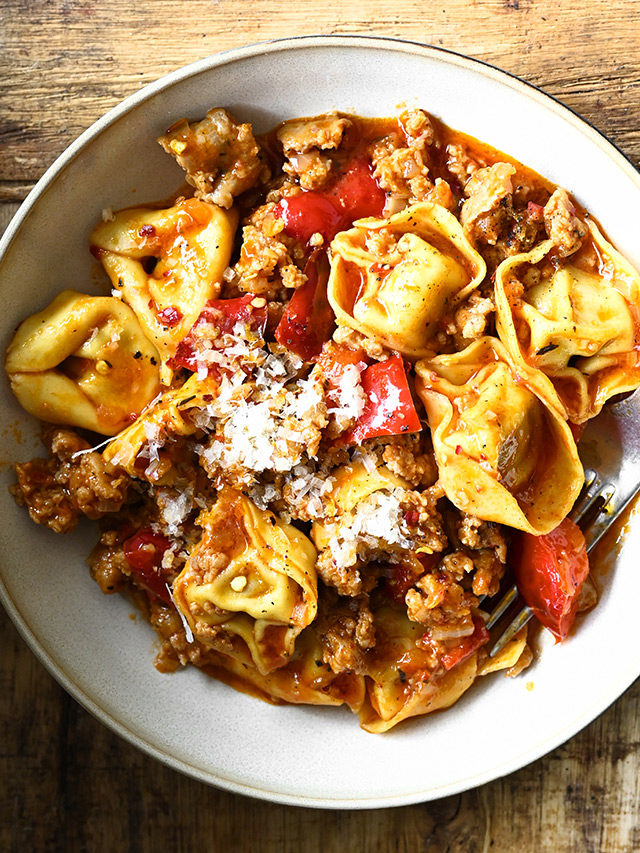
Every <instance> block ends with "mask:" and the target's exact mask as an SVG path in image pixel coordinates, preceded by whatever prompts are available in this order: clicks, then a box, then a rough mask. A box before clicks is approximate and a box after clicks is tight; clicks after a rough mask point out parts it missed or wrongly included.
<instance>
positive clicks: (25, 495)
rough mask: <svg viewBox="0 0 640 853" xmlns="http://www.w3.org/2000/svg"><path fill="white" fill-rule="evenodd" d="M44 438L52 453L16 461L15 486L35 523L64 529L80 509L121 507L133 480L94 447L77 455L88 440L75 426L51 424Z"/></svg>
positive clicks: (94, 514)
mask: <svg viewBox="0 0 640 853" xmlns="http://www.w3.org/2000/svg"><path fill="white" fill-rule="evenodd" d="M44 440H45V444H47V445H48V447H49V449H50V452H51V456H50V458H49V459H46V460H45V459H33V460H32V461H31V462H26V463H18V464H17V465H16V474H17V479H18V482H17V485H16V486H15V487H14V490H13V492H14V496H15V498H16V500H17V501H18V503H23V504H26V506H27V508H28V510H29V515H30V516H31V518H32V519H33V520H34V521H35V522H36V523H37V524H44V525H46V526H47V527H49V528H51V530H54V531H55V532H56V533H67V532H68V531H70V530H73V528H74V527H75V526H76V524H77V523H78V519H79V518H80V516H81V515H86V516H87V517H88V518H101V517H102V516H103V515H105V514H106V513H109V512H117V511H118V510H119V509H120V508H121V507H122V505H123V504H124V503H125V501H126V499H127V496H128V491H129V486H130V483H131V480H130V479H129V477H128V476H127V475H126V474H125V473H124V472H123V471H121V470H119V469H117V468H114V467H113V466H112V465H111V464H110V463H109V462H105V460H104V459H103V457H102V455H101V454H100V453H97V452H95V451H92V452H90V453H81V454H80V455H76V454H78V453H79V451H85V450H88V449H89V447H90V445H89V443H88V442H86V441H85V440H84V439H82V438H80V436H79V435H77V433H75V432H73V430H68V429H49V430H47V431H46V432H45V436H44Z"/></svg>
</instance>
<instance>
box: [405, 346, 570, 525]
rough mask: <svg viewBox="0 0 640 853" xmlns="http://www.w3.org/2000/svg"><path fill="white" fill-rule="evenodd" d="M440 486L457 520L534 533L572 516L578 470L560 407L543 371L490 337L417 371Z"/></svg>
mask: <svg viewBox="0 0 640 853" xmlns="http://www.w3.org/2000/svg"><path fill="white" fill-rule="evenodd" d="M416 372H417V374H418V380H417V383H416V389H417V391H418V394H419V396H420V397H421V399H422V401H423V403H424V405H425V409H426V411H427V418H428V420H429V426H430V428H431V435H432V440H433V449H434V453H435V457H436V462H437V464H438V471H439V477H440V479H439V482H440V483H441V485H442V487H443V488H444V490H445V493H446V495H447V497H448V498H449V500H450V501H451V502H452V503H453V504H454V505H455V506H456V507H458V509H460V510H462V511H463V512H466V513H469V514H471V515H475V516H477V517H478V518H481V519H483V520H485V521H495V522H499V523H501V524H506V525H508V526H509V527H514V528H516V529H517V530H524V531H526V532H528V533H533V534H535V535H540V534H543V533H548V532H549V531H551V530H553V528H554V527H557V525H558V524H559V523H560V522H561V521H562V519H563V518H564V517H565V516H566V515H567V513H568V512H569V511H570V510H571V507H572V506H573V504H574V502H575V500H576V498H577V497H578V494H579V492H580V489H581V487H582V483H583V478H584V472H583V469H582V465H581V463H580V459H579V457H578V451H577V448H576V445H575V441H574V439H573V436H572V434H571V430H570V429H569V427H568V425H567V423H566V421H565V418H564V409H563V406H562V404H561V403H560V401H559V400H558V397H557V395H556V393H555V391H554V389H553V386H552V384H551V382H550V381H549V380H548V379H547V377H546V376H544V375H543V374H542V373H541V372H540V371H538V370H534V369H532V368H529V367H527V366H526V365H515V364H514V363H513V362H512V361H511V359H510V358H509V355H508V353H507V351H506V349H505V347H504V346H503V345H502V344H501V343H500V341H498V340H497V339H495V338H490V337H485V338H480V339H479V340H477V341H474V343H472V344H470V345H469V346H468V347H467V348H466V349H465V350H463V351H462V352H459V353H454V354H452V355H440V356H436V357H435V358H432V359H425V360H424V361H420V362H418V364H417V365H416Z"/></svg>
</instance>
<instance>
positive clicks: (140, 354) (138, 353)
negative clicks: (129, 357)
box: [133, 350, 142, 358]
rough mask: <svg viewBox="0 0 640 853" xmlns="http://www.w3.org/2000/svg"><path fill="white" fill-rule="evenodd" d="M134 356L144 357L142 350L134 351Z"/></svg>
mask: <svg viewBox="0 0 640 853" xmlns="http://www.w3.org/2000/svg"><path fill="white" fill-rule="evenodd" d="M133 357H134V358H142V353H141V352H140V350H136V352H134V354H133Z"/></svg>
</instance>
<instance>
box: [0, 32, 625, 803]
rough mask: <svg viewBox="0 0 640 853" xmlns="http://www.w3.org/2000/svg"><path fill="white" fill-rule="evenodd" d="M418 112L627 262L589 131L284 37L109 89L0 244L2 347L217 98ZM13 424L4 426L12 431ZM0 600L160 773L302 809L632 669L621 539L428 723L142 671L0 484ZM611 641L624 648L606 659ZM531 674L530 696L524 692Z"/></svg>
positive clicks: (535, 101)
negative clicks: (612, 563) (514, 657)
mask: <svg viewBox="0 0 640 853" xmlns="http://www.w3.org/2000/svg"><path fill="white" fill-rule="evenodd" d="M402 103H406V104H409V105H420V106H423V107H424V108H425V109H426V110H428V111H430V112H432V113H434V114H435V115H437V116H440V117H441V118H442V119H444V121H446V122H447V123H448V124H450V125H452V126H453V127H455V128H458V129H460V130H464V131H466V132H468V133H470V134H472V135H474V136H476V137H478V138H480V139H482V140H484V141H486V142H489V143H490V144H492V145H494V146H496V147H497V148H499V149H502V150H504V151H506V152H508V153H510V154H512V155H514V156H515V157H517V158H518V159H520V160H521V161H522V162H524V163H526V164H527V165H529V166H532V167H533V168H534V169H536V170H537V171H538V172H540V173H542V174H543V175H546V176H547V177H548V178H550V179H551V180H552V181H555V182H556V183H559V184H562V185H563V186H566V187H567V188H568V189H569V190H570V191H571V192H573V193H574V194H575V196H576V197H577V198H578V199H579V200H580V202H581V203H582V204H583V205H584V206H585V207H586V208H587V209H589V210H590V211H591V212H593V213H594V214H595V215H596V216H597V217H598V218H599V219H600V221H601V223H602V224H603V226H604V227H605V229H606V230H607V232H608V233H609V235H610V237H611V238H612V239H613V241H614V242H615V243H616V244H617V246H618V247H619V248H620V249H621V250H622V251H623V252H624V253H625V254H627V255H628V257H630V258H631V259H632V260H634V261H635V263H636V264H640V245H639V244H638V239H637V211H638V210H639V209H640V179H639V176H638V174H637V173H636V172H635V170H634V169H633V168H632V166H631V165H630V164H629V163H628V162H627V161H626V160H625V159H624V157H623V156H622V155H621V154H620V153H619V152H618V151H617V150H616V149H615V148H614V147H613V146H612V145H611V144H610V143H609V142H607V141H606V139H604V138H603V137H602V136H601V135H599V134H598V133H597V132H596V131H595V130H593V129H592V128H591V127H590V126H588V125H587V124H586V123H585V122H583V121H582V120H580V119H579V118H578V117H576V116H575V115H574V114H573V113H571V112H570V111H569V110H568V109H566V108H565V107H563V106H561V105H560V104H558V103H557V102H555V101H553V100H552V99H551V98H549V97H547V96H546V95H544V94H543V93H541V92H540V91H538V90H536V89H535V88H533V87H531V86H528V85H526V84H524V83H522V82H520V81H519V80H517V79H514V78H513V77H510V76H508V75H507V74H504V73H503V72H500V71H497V70H495V69H493V68H491V67H489V66H486V65H484V64H482V63H479V62H476V61H472V60H469V59H465V58H463V57H460V56H457V55H456V54H452V53H448V52H445V51H442V50H438V49H434V48H429V47H424V46H421V45H416V44H410V43H407V42H400V41H394V40H389V39H382V38H357V37H325V38H314V37H310V38H306V37H305V38H299V39H289V40H285V41H277V42H271V43H267V44H261V45H254V46H250V47H245V48H241V49H238V50H232V51H228V52H227V53H223V54H220V55H217V56H213V57H210V58H209V59H205V60H202V61H200V62H197V63H195V64H193V65H190V66H188V67H186V68H184V69H181V70H180V71H177V72H175V73H173V74H170V75H168V76H167V77H163V78H162V79H161V80H159V81H157V82H156V83H153V84H151V85H150V86H147V87H145V88H144V89H142V90H141V91H139V92H137V93H136V94H134V95H132V96H131V97H129V98H127V99H126V100H125V101H124V102H123V103H122V104H120V105H119V106H118V107H116V108H115V109H114V110H112V111H111V112H110V113H108V114H107V115H106V116H105V117H104V118H102V119H101V120H100V121H98V122H96V124H94V125H93V126H92V127H91V128H89V130H87V131H86V132H85V133H84V134H83V135H82V136H81V137H80V138H79V139H78V140H77V141H76V142H74V143H73V145H71V146H70V147H69V148H68V149H67V151H66V152H65V153H64V154H63V155H62V156H61V157H60V158H59V159H58V160H57V161H56V162H55V163H54V165H53V166H52V167H51V168H50V169H49V170H48V171H47V173H46V174H45V175H44V177H43V178H42V180H41V181H40V182H39V183H38V185H37V186H36V188H35V189H34V190H33V192H32V193H31V194H30V196H29V198H28V199H27V200H26V201H25V203H24V205H23V206H22V208H21V210H20V212H19V213H18V215H17V217H16V218H15V220H14V221H13V223H12V224H11V225H10V227H9V229H8V231H7V233H6V234H5V236H4V239H3V240H2V243H1V244H0V257H1V260H0V287H1V293H2V304H3V305H4V306H5V308H4V310H3V316H2V321H1V322H2V341H3V342H4V345H5V346H6V343H7V342H8V340H9V338H10V336H11V333H12V330H13V328H14V327H15V325H16V324H17V323H18V322H19V321H20V320H21V319H22V318H24V317H25V316H26V315H27V314H30V313H31V312H33V311H36V310H38V309H40V308H42V307H43V306H44V305H45V304H47V303H48V301H49V300H50V299H52V298H53V297H54V296H55V294H57V293H58V292H59V291H60V290H61V289H63V288H64V287H70V286H71V287H74V288H77V289H79V290H85V291H88V292H92V293H97V292H100V290H101V288H103V287H104V286H105V281H106V279H105V278H104V276H103V275H102V274H101V273H100V272H99V271H98V270H97V267H96V263H95V262H94V260H93V259H92V257H91V255H90V254H89V252H88V249H87V239H88V235H89V232H90V230H91V227H92V225H93V224H94V223H95V222H96V221H97V220H98V219H99V218H100V212H101V209H102V208H104V207H113V208H119V207H124V206H126V205H131V204H134V203H137V202H143V201H147V200H152V199H157V198H164V197H166V196H167V195H168V194H169V193H170V192H171V191H172V190H173V189H174V188H176V187H177V186H178V185H179V184H180V183H181V181H182V173H181V172H180V170H179V169H178V168H177V166H176V165H175V164H174V163H173V162H172V160H171V158H169V157H168V156H167V155H165V154H164V153H163V152H162V151H161V149H160V147H159V146H158V145H157V144H156V142H155V138H156V136H157V135H158V134H159V133H160V132H162V131H163V130H164V129H165V128H166V127H167V126H168V125H169V124H171V123H172V122H173V121H174V120H175V119H177V118H180V117H182V116H184V115H186V116H188V117H199V116H201V115H203V114H204V113H205V111H206V110H207V109H209V108H210V107H212V106H219V105H220V106H227V107H229V108H230V109H231V111H232V112H233V113H234V114H236V115H237V116H238V117H239V118H241V119H244V120H249V121H251V122H253V123H254V125H255V126H256V127H257V129H258V130H259V131H262V130H266V129H267V128H269V127H271V126H273V125H274V124H276V123H277V122H279V121H281V120H282V119H284V118H287V117H291V116H300V115H310V114H314V113H320V112H323V111H326V110H330V109H333V108H336V109H340V110H343V111H353V112H356V113H359V114H362V115H381V116H385V115H393V114H395V113H396V112H397V109H398V105H399V104H402ZM2 394H3V396H2V408H1V409H0V418H1V425H0V429H1V430H2V435H3V436H4V448H3V451H2V461H3V462H4V463H6V462H7V461H9V460H13V459H23V460H24V459H26V458H29V456H30V455H31V454H32V453H33V451H34V449H36V450H37V439H36V434H37V427H36V426H35V425H34V424H33V423H32V422H31V421H30V419H29V418H27V417H26V416H25V415H24V414H23V413H22V412H21V410H20V409H19V407H18V406H17V404H16V403H15V402H14V400H13V399H12V397H11V394H10V392H9V389H8V387H7V384H6V382H5V383H4V384H3V392H2ZM16 425H19V429H16V428H15V427H16ZM2 478H3V481H4V482H3V484H2V486H1V487H0V501H2V512H3V518H4V524H3V526H2V533H1V541H0V549H1V555H2V556H1V562H2V568H1V569H0V580H1V585H0V594H1V596H2V600H3V603H4V605H5V607H6V609H7V610H8V612H9V613H10V615H11V617H12V619H13V620H14V622H15V623H16V625H17V627H18V628H19V630H20V631H21V633H22V635H23V636H24V637H25V639H26V640H27V642H28V643H29V644H30V646H31V648H32V649H33V651H34V652H35V653H36V654H37V655H38V657H39V658H40V660H41V661H42V662H43V663H44V665H45V666H46V667H47V668H48V669H49V671H50V672H51V673H52V675H53V676H54V677H55V678H56V679H57V680H58V681H59V682H60V683H61V684H62V685H63V686H64V687H65V688H66V689H67V690H68V691H69V692H70V693H71V694H72V695H73V696H74V697H75V698H76V699H77V700H78V701H79V702H81V703H82V704H83V705H84V706H85V707H86V708H87V709H88V710H89V711H91V712H92V713H93V714H94V715H95V716H96V717H98V719H100V720H101V721H103V722H104V723H105V724H106V725H108V726H110V727H111V728H112V729H114V730H115V731H116V732H118V733H119V734H121V735H122V736H123V737H125V738H127V739H128V740H130V741H131V742H132V743H133V744H135V745H136V746H138V747H140V748H141V749H144V750H145V751H147V752H148V753H150V754H151V755H154V756H155V757H157V758H159V759H160V760H162V761H164V762H166V763H167V764H169V765H170V766H172V767H174V768H175V769H177V770H181V771H183V772H185V773H188V774H190V775H192V776H194V777H196V778H198V779H201V780H203V781H205V782H209V783H213V784H216V785H219V786H221V787H224V788H227V789H229V790H232V791H238V792H242V793H246V794H251V795H254V796H257V797H262V798H264V799H269V800H274V801H279V802H284V803H295V804H299V805H306V806H323V807H331V808H370V807H380V806H388V805H400V804H406V803H411V802H416V801H422V800H428V799H433V798H436V797H441V796H444V795H446V794H452V793H455V792H458V791H461V790H464V789H466V788H470V787H472V786H474V785H478V784H480V783H482V782H486V781H488V780H491V779H494V778H496V777H498V776H500V775H503V774H505V773H508V772H510V771H512V770H515V769H517V768H519V767H521V766H523V765H524V764H526V763H527V762H529V761H532V760H533V759H535V758H537V757H539V756H541V755H543V754H544V753H546V752H548V751H549V750H550V749H552V748H553V747H555V746H557V745H558V744H560V743H562V742H563V741H564V740H566V739H567V738H568V737H570V736H571V735H573V734H574V733H575V732H577V731H578V730H579V729H581V728H582V727H583V726H585V725H586V724H587V723H588V722H590V721H591V720H593V719H594V717H596V716H597V715H598V714H599V713H601V711H603V710H604V708H606V707H607V706H608V705H609V704H610V703H611V702H612V701H613V700H614V699H615V698H616V697H618V696H619V695H620V694H621V693H622V692H623V690H625V688H626V687H628V686H629V684H631V682H632V681H633V680H634V679H635V678H636V677H637V676H638V674H640V652H639V651H638V650H637V649H638V644H637V640H636V636H635V627H634V626H635V623H636V620H637V612H636V610H637V608H636V601H637V600H638V599H639V598H640V572H638V571H637V566H636V561H635V559H634V553H635V554H637V553H638V549H639V547H640V546H639V539H640V529H639V528H638V527H637V526H635V527H634V528H633V529H632V531H631V533H630V535H629V536H628V538H627V541H626V544H625V546H624V548H623V550H622V552H621V553H620V555H619V558H618V560H617V563H616V567H615V572H613V573H611V574H610V575H609V576H608V578H607V583H606V586H605V589H604V595H603V598H602V600H601V602H600V604H599V606H598V607H597V608H596V610H595V611H594V612H593V613H591V614H590V615H589V616H588V618H586V619H584V620H583V621H582V624H581V625H580V627H579V630H578V631H577V632H576V633H575V635H574V636H572V637H571V638H570V639H569V640H567V641H566V642H565V643H563V644H562V645H558V646H553V644H552V643H551V642H549V641H546V642H545V643H544V648H543V650H542V655H541V657H540V659H539V660H538V661H537V662H536V663H535V664H534V665H533V666H532V667H531V669H530V670H528V671H527V673H526V674H525V675H523V676H522V677H521V678H519V679H515V680H510V679H505V678H503V677H501V676H497V677H493V678H488V679H485V680H484V681H483V682H482V683H480V684H478V685H476V686H474V688H473V689H471V690H470V691H469V692H468V693H467V694H466V695H465V696H464V697H463V698H462V699H461V701H460V702H458V704H457V705H456V706H455V707H453V708H452V709H451V710H448V711H446V712H445V713H442V714H435V715H433V716H431V717H427V718H423V719H421V720H417V721H412V722H409V723H406V724H403V725H402V726H400V727H399V728H397V729H395V730H393V731H392V732H390V733H389V734H387V735H382V736H381V735H371V734H366V733H365V732H363V731H361V730H360V729H359V728H358V723H357V719H356V718H355V717H353V716H352V715H351V714H350V713H349V712H348V711H346V710H343V709H328V708H311V707H291V706H282V707H272V706H270V705H268V704H265V703H263V702H260V701H258V700H256V699H253V698H251V697H249V696H246V695H243V694H241V693H237V692H235V691H233V690H232V689H231V688H229V687H226V686H225V685H223V684H221V683H218V682H216V681H214V680H213V679H210V678H208V677H207V676H205V675H203V674H202V673H201V672H199V671H198V670H196V669H194V668H192V669H189V670H187V671H184V672H179V673H176V674H174V675H161V674H160V673H158V672H157V671H156V670H155V669H154V667H153V657H154V648H155V645H156V641H155V635H154V633H153V631H152V630H151V628H150V627H149V626H148V625H147V624H145V622H144V621H143V620H142V619H141V618H137V619H136V620H135V621H132V620H131V619H130V614H131V612H132V606H131V605H130V604H129V603H128V602H127V601H126V600H125V599H124V598H121V597H119V596H113V597H105V596H103V595H102V593H101V592H100V590H99V588H98V586H97V585H96V584H95V583H94V582H93V581H92V580H91V578H90V576H89V573H88V571H87V567H86V565H85V557H86V554H87V553H88V551H89V550H90V548H91V546H92V544H93V542H94V541H95V531H94V530H93V529H90V528H89V526H87V527H86V528H83V529H82V530H80V531H77V532H76V533H74V534H72V535H70V536H64V537H63V536H56V535H54V534H53V533H50V532H49V531H47V530H45V529H43V528H39V527H36V526H35V525H34V524H32V523H31V522H30V521H29V519H28V518H27V514H26V512H25V511H24V510H23V509H19V508H18V507H16V506H15V504H14V503H13V501H12V499H11V498H10V497H9V495H8V493H7V489H6V485H8V484H9V483H10V482H11V480H12V474H11V471H10V469H9V466H8V465H7V464H5V465H3V466H2ZM614 647H615V649H616V650H624V653H623V654H621V653H619V652H615V653H614V651H613V649H614ZM531 682H532V683H533V685H534V687H533V689H532V690H531V689H527V685H530V683H531Z"/></svg>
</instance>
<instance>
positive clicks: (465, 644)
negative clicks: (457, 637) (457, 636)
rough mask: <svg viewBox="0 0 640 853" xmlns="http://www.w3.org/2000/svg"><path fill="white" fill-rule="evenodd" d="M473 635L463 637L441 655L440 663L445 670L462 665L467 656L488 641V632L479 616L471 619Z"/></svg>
mask: <svg viewBox="0 0 640 853" xmlns="http://www.w3.org/2000/svg"><path fill="white" fill-rule="evenodd" d="M473 625H474V630H473V634H470V635H469V636H468V637H464V638H463V639H462V640H461V641H460V642H459V643H458V645H457V646H454V647H453V648H452V649H448V650H447V651H446V652H444V653H443V655H442V657H441V658H440V661H441V663H442V665H443V666H444V668H445V669H453V667H454V666H456V664H459V663H462V661H463V660H466V659H467V658H468V657H469V655H471V654H473V652H475V651H476V650H477V649H479V648H480V646H484V644H485V643H486V642H488V640H489V632H488V631H487V626H486V625H485V624H484V622H483V621H482V619H481V618H480V617H479V616H474V617H473Z"/></svg>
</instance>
